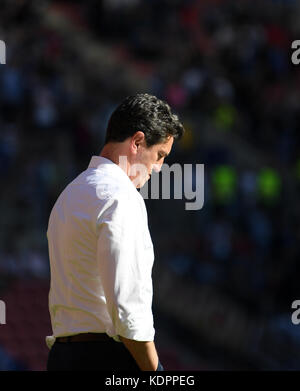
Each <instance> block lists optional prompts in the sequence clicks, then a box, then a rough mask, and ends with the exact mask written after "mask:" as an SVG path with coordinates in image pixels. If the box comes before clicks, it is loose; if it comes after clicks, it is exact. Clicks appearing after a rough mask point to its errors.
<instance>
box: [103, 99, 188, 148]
mask: <svg viewBox="0 0 300 391" xmlns="http://www.w3.org/2000/svg"><path fill="white" fill-rule="evenodd" d="M137 131H141V132H143V133H144V134H145V140H146V145H147V147H150V146H151V145H154V144H158V143H161V142H164V141H166V139H167V138H168V136H173V137H174V139H180V138H181V137H182V135H183V133H184V128H183V126H182V124H181V122H180V121H179V119H178V116H177V115H176V114H174V113H172V111H171V109H170V106H169V105H168V103H166V102H165V101H163V100H160V99H158V98H157V97H156V96H153V95H149V94H136V95H132V96H128V97H127V98H125V100H124V101H123V102H122V103H121V104H120V105H119V106H118V107H117V108H116V109H115V111H114V112H113V113H112V115H111V117H110V119H109V123H108V127H107V131H106V139H105V144H106V143H108V142H111V141H112V142H115V141H117V142H122V141H124V140H126V139H127V138H128V137H131V136H132V135H134V133H135V132H137Z"/></svg>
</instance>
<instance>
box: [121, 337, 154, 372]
mask: <svg viewBox="0 0 300 391" xmlns="http://www.w3.org/2000/svg"><path fill="white" fill-rule="evenodd" d="M119 337H120V340H121V341H122V342H123V343H124V345H125V346H126V348H127V349H128V350H129V352H130V353H131V355H132V356H133V358H134V359H135V361H136V363H137V365H138V366H139V368H140V369H141V370H142V371H156V369H157V366H158V355H157V352H156V349H155V345H154V342H153V341H146V342H142V341H135V340H133V339H128V338H125V337H121V336H119Z"/></svg>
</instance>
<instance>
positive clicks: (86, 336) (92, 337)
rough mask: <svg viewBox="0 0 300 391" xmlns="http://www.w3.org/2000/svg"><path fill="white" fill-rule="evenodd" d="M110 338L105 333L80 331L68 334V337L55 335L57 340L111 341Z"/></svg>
mask: <svg viewBox="0 0 300 391" xmlns="http://www.w3.org/2000/svg"><path fill="white" fill-rule="evenodd" d="M111 340H112V338H111V337H109V336H108V335H107V334H106V333H81V334H76V335H70V336H68V337H56V341H57V342H59V343H60V342H90V341H91V342H92V341H103V342H105V341H106V342H107V341H111Z"/></svg>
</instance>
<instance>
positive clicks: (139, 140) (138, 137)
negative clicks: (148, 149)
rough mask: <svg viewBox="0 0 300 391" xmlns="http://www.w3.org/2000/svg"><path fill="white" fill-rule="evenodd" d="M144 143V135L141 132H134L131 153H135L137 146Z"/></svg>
mask: <svg viewBox="0 0 300 391" xmlns="http://www.w3.org/2000/svg"><path fill="white" fill-rule="evenodd" d="M144 141H145V133H144V132H141V131H138V132H135V133H134V135H133V136H132V138H131V148H132V151H133V152H135V153H136V152H137V150H138V148H139V146H140V145H141V144H143V143H144Z"/></svg>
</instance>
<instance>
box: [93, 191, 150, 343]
mask: <svg viewBox="0 0 300 391" xmlns="http://www.w3.org/2000/svg"><path fill="white" fill-rule="evenodd" d="M97 228H98V241H97V260H98V263H99V268H100V276H101V282H102V285H103V290H104V294H105V298H106V302H107V309H108V312H109V315H110V317H111V319H112V322H113V325H114V327H115V330H116V333H117V334H118V335H120V336H123V337H125V338H128V339H133V340H137V341H153V340H154V333H155V332H154V327H153V315H152V277H151V273H152V265H153V258H154V257H153V247H152V242H151V238H150V235H149V231H148V226H147V218H145V216H144V215H143V210H142V208H141V207H140V205H139V203H138V202H136V200H135V199H132V198H130V197H120V198H118V199H115V200H113V202H112V204H111V206H110V207H109V208H107V209H106V211H105V212H104V213H103V214H102V215H101V216H100V217H99V218H98V226H97Z"/></svg>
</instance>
